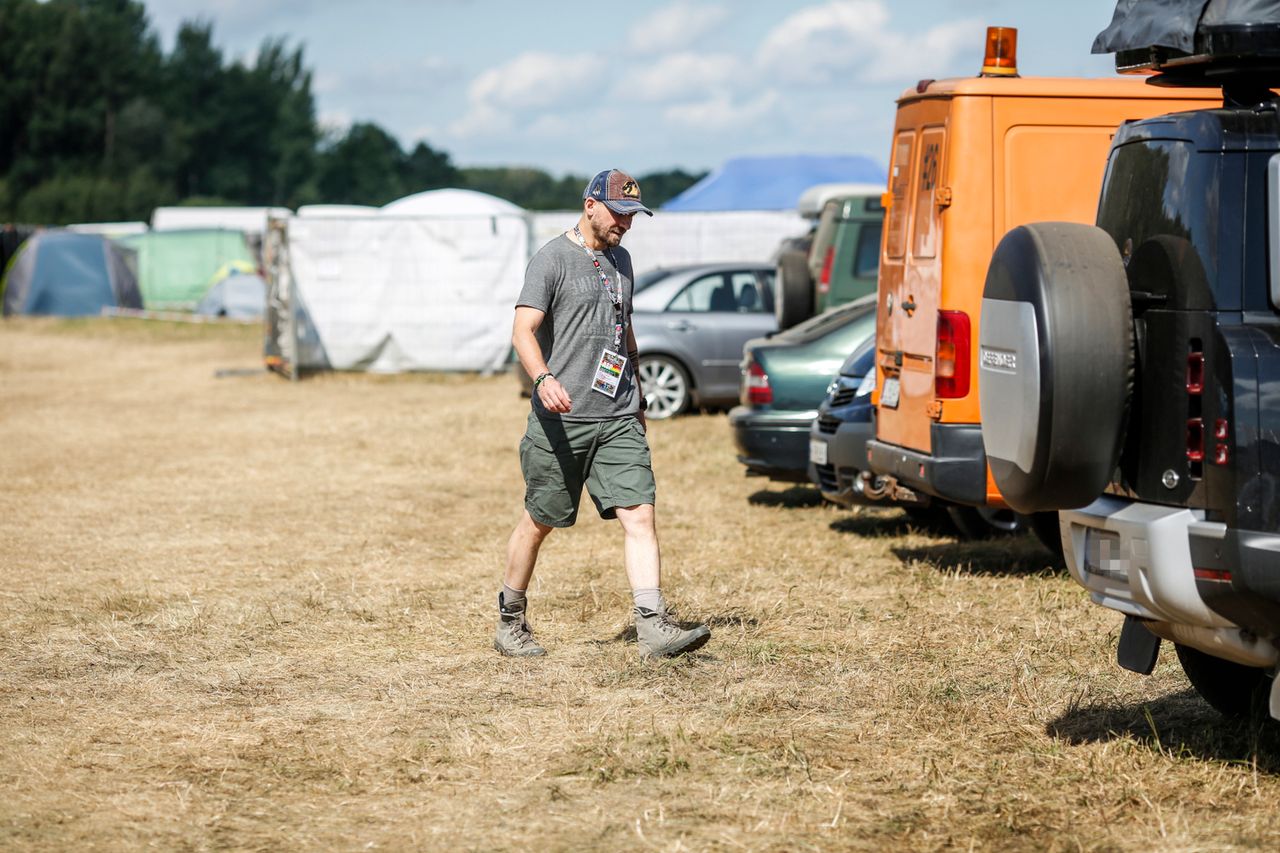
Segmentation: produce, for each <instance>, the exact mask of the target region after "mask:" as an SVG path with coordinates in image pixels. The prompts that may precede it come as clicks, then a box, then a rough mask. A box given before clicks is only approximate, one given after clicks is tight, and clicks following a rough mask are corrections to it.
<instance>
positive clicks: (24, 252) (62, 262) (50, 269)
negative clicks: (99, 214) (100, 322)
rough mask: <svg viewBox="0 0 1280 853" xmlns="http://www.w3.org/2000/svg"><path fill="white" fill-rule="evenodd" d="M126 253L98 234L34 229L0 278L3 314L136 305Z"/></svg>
mask: <svg viewBox="0 0 1280 853" xmlns="http://www.w3.org/2000/svg"><path fill="white" fill-rule="evenodd" d="M131 254H132V253H131V252H129V251H128V250H127V249H122V248H120V247H118V246H116V245H114V244H113V243H112V242H111V241H110V240H108V239H107V238H105V237H103V236H101V235H99V234H77V233H75V232H72V231H61V230H49V231H39V232H37V233H35V234H33V235H32V236H31V237H30V238H29V239H28V240H27V241H26V242H25V243H23V244H22V247H21V248H20V249H18V253H17V254H16V255H14V257H13V260H11V261H10V262H9V269H8V270H6V271H5V274H4V278H3V279H0V292H3V294H4V297H3V299H4V313H5V314H55V315H60V316H63V317H77V316H85V315H90V314H100V313H102V309H103V308H141V307H142V295H141V293H140V292H139V290H138V280H137V277H136V276H135V275H134V273H133V270H132V268H131V266H130V259H129V257H128V256H129V255H131Z"/></svg>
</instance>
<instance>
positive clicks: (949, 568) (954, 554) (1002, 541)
mask: <svg viewBox="0 0 1280 853" xmlns="http://www.w3.org/2000/svg"><path fill="white" fill-rule="evenodd" d="M892 550H893V553H894V556H896V557H897V558H898V559H899V560H902V561H903V562H904V563H909V562H912V561H918V562H921V563H924V564H925V565H928V566H931V567H932V568H934V569H937V570H938V571H940V572H946V573H947V574H961V575H975V576H992V575H999V576H1011V575H1042V574H1061V573H1063V572H1065V571H1066V569H1065V568H1064V567H1063V566H1062V564H1061V563H1060V562H1058V559H1057V558H1056V557H1055V556H1054V555H1052V554H1050V553H1049V552H1048V551H1046V550H1045V549H1044V548H1043V547H1042V546H1041V545H1040V543H1039V541H1037V540H1036V539H1035V537H1033V536H1029V535H1019V536H1002V537H999V538H996V539H973V540H967V541H962V542H943V543H940V544H938V545H925V546H923V547H920V548H893V549H892Z"/></svg>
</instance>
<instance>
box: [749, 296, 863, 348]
mask: <svg viewBox="0 0 1280 853" xmlns="http://www.w3.org/2000/svg"><path fill="white" fill-rule="evenodd" d="M875 309H876V299H875V294H871V295H870V296H864V297H863V298H861V299H858V300H855V301H854V302H850V303H848V304H847V305H839V306H836V307H835V308H831V309H829V310H827V311H823V312H822V313H821V314H819V315H818V316H816V317H810V318H809V319H808V320H805V321H804V322H803V323H799V324H797V325H795V326H792V327H791V328H790V329H787V330H786V331H785V332H779V333H778V334H777V335H775V336H774V338H775V339H777V340H785V341H793V342H795V343H807V342H808V341H813V340H817V339H818V338H821V337H824V336H826V335H828V334H830V333H831V332H832V331H833V330H834V329H838V328H840V327H841V326H843V325H846V324H847V323H852V322H853V321H855V320H857V319H858V318H860V317H863V316H865V315H866V314H868V313H871V312H874V311H875Z"/></svg>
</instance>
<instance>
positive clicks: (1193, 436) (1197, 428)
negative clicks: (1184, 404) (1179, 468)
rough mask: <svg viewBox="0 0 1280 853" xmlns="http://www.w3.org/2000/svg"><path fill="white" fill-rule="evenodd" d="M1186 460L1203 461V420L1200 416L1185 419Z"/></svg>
mask: <svg viewBox="0 0 1280 853" xmlns="http://www.w3.org/2000/svg"><path fill="white" fill-rule="evenodd" d="M1187 460H1188V461H1190V462H1203V461H1204V421H1202V420H1201V419H1200V418H1189V419H1188V420H1187Z"/></svg>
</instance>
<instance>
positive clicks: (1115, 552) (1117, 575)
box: [1084, 527, 1129, 581]
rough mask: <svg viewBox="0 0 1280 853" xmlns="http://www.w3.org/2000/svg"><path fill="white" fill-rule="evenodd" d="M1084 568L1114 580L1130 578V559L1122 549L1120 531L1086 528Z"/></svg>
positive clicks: (1092, 573) (1093, 573) (1090, 572)
mask: <svg viewBox="0 0 1280 853" xmlns="http://www.w3.org/2000/svg"><path fill="white" fill-rule="evenodd" d="M1084 570H1085V571H1086V572H1088V573H1089V574H1091V575H1098V576H1100V577H1105V578H1111V579H1113V580H1120V581H1127V580H1128V579H1129V560H1128V559H1127V557H1126V555H1125V554H1124V553H1123V552H1122V551H1121V548H1120V534H1119V533H1116V532H1115V531H1112V530H1098V529H1097V528H1093V527H1090V528H1087V529H1086V530H1085V532H1084Z"/></svg>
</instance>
